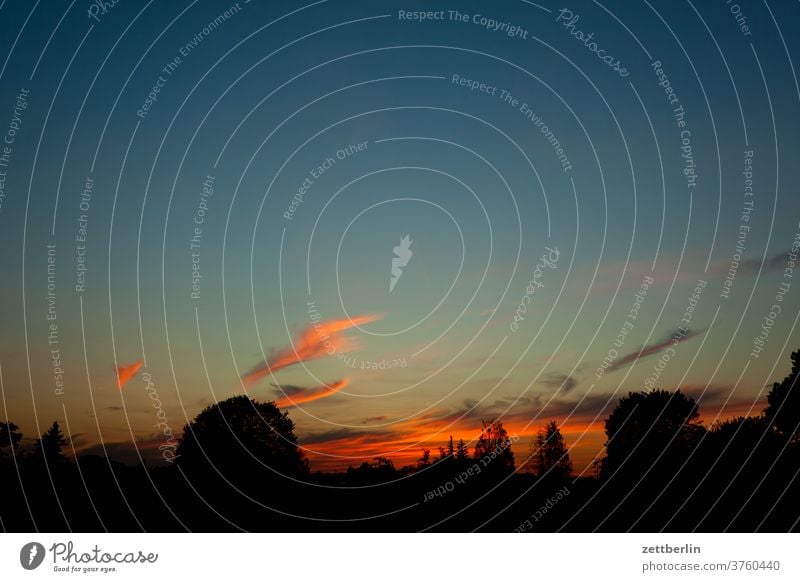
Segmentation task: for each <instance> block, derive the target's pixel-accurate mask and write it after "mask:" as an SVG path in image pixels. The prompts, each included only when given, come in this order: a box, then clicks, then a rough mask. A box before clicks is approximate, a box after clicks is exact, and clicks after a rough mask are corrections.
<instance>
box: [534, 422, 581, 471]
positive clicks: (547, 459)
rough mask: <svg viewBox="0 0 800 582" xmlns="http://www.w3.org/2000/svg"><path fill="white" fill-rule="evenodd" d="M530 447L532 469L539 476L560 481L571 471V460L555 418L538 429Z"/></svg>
mask: <svg viewBox="0 0 800 582" xmlns="http://www.w3.org/2000/svg"><path fill="white" fill-rule="evenodd" d="M531 449H532V452H533V461H534V469H535V472H536V474H537V475H538V476H539V477H542V478H543V477H547V478H548V479H554V480H558V481H562V480H564V479H566V478H567V477H569V476H570V474H571V473H572V461H570V458H569V452H567V446H566V444H565V443H564V437H563V435H562V434H561V431H560V430H559V429H558V423H557V422H556V421H555V420H553V421H550V422H548V423H547V424H546V425H545V426H543V427H541V428H540V429H539V431H538V433H537V435H536V440H535V441H534V442H533V443H531Z"/></svg>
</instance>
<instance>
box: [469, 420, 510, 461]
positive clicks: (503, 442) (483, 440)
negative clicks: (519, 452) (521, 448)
mask: <svg viewBox="0 0 800 582" xmlns="http://www.w3.org/2000/svg"><path fill="white" fill-rule="evenodd" d="M481 422H482V424H483V428H482V430H481V436H480V437H479V438H478V442H477V443H476V444H475V459H476V460H479V461H482V463H483V464H484V465H485V466H487V467H491V468H492V469H493V470H498V471H500V470H504V471H507V470H510V471H513V470H514V453H513V452H512V451H511V439H510V438H509V436H508V433H507V432H506V429H505V428H503V423H502V422H501V421H499V420H488V421H487V420H484V421H481Z"/></svg>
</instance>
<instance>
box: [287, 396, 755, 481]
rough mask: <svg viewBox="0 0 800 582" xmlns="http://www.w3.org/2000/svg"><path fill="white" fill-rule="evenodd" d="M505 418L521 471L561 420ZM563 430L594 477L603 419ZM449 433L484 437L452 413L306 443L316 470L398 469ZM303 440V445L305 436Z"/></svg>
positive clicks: (743, 410)
mask: <svg viewBox="0 0 800 582" xmlns="http://www.w3.org/2000/svg"><path fill="white" fill-rule="evenodd" d="M749 408H750V405H749V404H741V405H737V406H728V407H725V408H724V409H722V410H710V411H709V412H708V413H706V414H702V415H701V420H702V421H703V424H704V425H706V428H710V424H711V423H712V421H713V420H714V418H715V417H717V416H718V417H719V419H720V420H727V419H731V418H736V417H738V416H746V415H747V413H748V409H749ZM758 412H759V410H755V409H754V410H753V411H752V412H751V413H750V414H751V415H752V414H757V413H758ZM501 420H502V422H503V426H504V428H505V429H506V431H507V432H508V435H509V436H510V437H514V436H517V437H519V439H518V440H517V441H516V442H515V443H514V444H513V445H512V447H511V450H512V451H513V452H514V460H515V463H516V465H517V469H518V470H519V469H520V468H521V466H522V465H524V464H525V461H526V459H527V458H528V457H529V456H530V455H531V454H532V451H531V443H532V442H533V439H535V438H536V434H537V432H538V430H539V428H540V427H541V426H543V425H544V424H546V423H547V422H549V421H550V420H555V421H556V422H559V419H557V418H541V419H537V420H536V422H535V423H533V424H530V423H529V419H524V418H522V417H519V416H517V417H515V416H514V415H510V416H508V418H504V419H501ZM470 422H472V421H471V420H470ZM559 428H560V430H561V434H562V435H563V436H564V440H565V442H566V445H567V447H568V448H569V454H570V459H571V461H572V466H573V475H575V476H578V475H583V476H592V475H593V474H594V469H593V464H594V462H595V461H596V460H597V459H600V458H602V457H603V456H604V450H603V449H604V444H605V442H606V434H605V418H602V419H600V420H597V421H594V420H593V418H581V419H571V420H570V421H569V422H568V423H566V424H560V423H559ZM451 435H452V437H453V440H454V441H455V442H457V441H458V440H459V439H464V441H465V442H466V443H468V445H469V447H470V450H472V449H473V448H474V446H475V441H476V440H477V438H478V436H479V435H480V428H479V427H475V426H472V425H470V426H466V422H464V421H463V420H461V421H455V422H454V421H453V419H452V418H451V417H448V416H445V417H442V418H438V419H432V418H426V417H420V418H416V419H409V420H407V421H403V422H402V423H398V424H396V425H394V426H393V428H392V429H391V431H390V433H389V434H385V433H383V434H382V433H376V434H369V433H362V434H358V435H354V436H345V437H341V438H338V439H333V440H330V441H325V442H321V443H314V444H311V445H308V446H306V447H304V453H305V455H306V457H307V458H308V459H309V462H310V463H311V467H312V469H313V470H316V471H340V470H344V469H346V468H347V467H348V466H349V465H353V466H357V465H359V464H361V463H362V462H365V461H366V462H370V461H371V460H372V459H374V458H375V457H385V458H387V459H390V460H391V461H392V462H393V463H394V464H395V467H397V468H400V467H402V466H405V465H414V464H416V462H417V460H418V459H419V458H421V457H422V453H423V450H424V449H428V450H430V452H431V456H432V457H434V458H435V457H436V456H437V455H438V452H439V447H446V446H447V443H448V440H449V438H450V436H451ZM300 444H301V446H302V439H301V442H300Z"/></svg>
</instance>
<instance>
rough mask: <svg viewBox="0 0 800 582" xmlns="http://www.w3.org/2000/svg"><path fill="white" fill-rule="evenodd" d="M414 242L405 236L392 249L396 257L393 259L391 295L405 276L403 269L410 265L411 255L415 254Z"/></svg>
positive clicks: (390, 284)
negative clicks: (412, 244) (413, 249)
mask: <svg viewBox="0 0 800 582" xmlns="http://www.w3.org/2000/svg"><path fill="white" fill-rule="evenodd" d="M413 242H414V241H413V240H410V239H409V235H405V236H404V237H403V238H401V239H400V244H399V245H398V246H396V247H394V249H392V250H393V251H394V254H395V255H396V256H395V257H393V258H392V278H391V280H390V281H389V293H391V292H392V291H393V290H394V286H395V285H397V282H398V281H399V280H400V277H401V276H402V275H403V267H405V266H406V265H408V262H409V261H410V260H411V255H413V254H414V253H413V252H411V243H413Z"/></svg>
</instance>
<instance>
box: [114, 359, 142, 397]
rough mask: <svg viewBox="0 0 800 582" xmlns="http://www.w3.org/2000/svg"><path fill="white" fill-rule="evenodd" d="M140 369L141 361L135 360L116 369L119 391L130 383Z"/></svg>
mask: <svg viewBox="0 0 800 582" xmlns="http://www.w3.org/2000/svg"><path fill="white" fill-rule="evenodd" d="M141 367H142V360H136V361H135V362H134V363H132V364H128V365H122V366H119V367H118V368H117V387H119V389H120V390H122V388H123V387H124V386H125V384H127V383H128V382H130V381H131V380H132V379H133V377H134V376H136V373H137V372H138V371H139V368H141Z"/></svg>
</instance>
